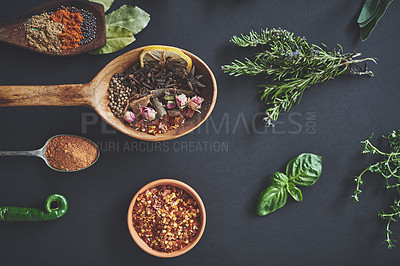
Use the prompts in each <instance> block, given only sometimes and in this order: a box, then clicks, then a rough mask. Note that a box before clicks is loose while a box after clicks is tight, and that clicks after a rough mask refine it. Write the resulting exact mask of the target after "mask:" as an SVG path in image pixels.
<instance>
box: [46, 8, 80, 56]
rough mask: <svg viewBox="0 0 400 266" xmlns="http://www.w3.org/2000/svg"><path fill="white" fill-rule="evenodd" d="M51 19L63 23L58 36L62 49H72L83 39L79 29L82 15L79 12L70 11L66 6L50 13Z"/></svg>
mask: <svg viewBox="0 0 400 266" xmlns="http://www.w3.org/2000/svg"><path fill="white" fill-rule="evenodd" d="M51 19H52V20H53V21H54V22H58V23H61V24H63V25H64V30H63V32H62V33H60V34H58V37H59V39H60V41H61V44H62V47H61V48H62V49H63V50H65V49H74V48H77V47H78V46H79V43H80V42H81V41H82V40H83V39H84V37H83V35H82V30H81V24H82V21H83V17H82V15H81V13H80V12H70V11H69V10H68V8H65V9H59V10H57V11H56V12H53V13H52V14H51Z"/></svg>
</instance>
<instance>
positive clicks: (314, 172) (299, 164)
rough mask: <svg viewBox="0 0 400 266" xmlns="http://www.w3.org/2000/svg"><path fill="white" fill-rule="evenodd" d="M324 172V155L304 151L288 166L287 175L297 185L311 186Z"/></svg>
mask: <svg viewBox="0 0 400 266" xmlns="http://www.w3.org/2000/svg"><path fill="white" fill-rule="evenodd" d="M321 172H322V157H321V156H318V155H315V154H312V153H302V154H300V155H299V156H297V157H296V158H294V159H292V160H291V161H290V162H289V163H288V165H287V166H286V175H287V176H288V177H289V180H290V181H292V182H293V183H294V184H296V185H300V186H311V185H313V184H314V183H315V182H316V181H317V180H318V178H319V176H320V175H321Z"/></svg>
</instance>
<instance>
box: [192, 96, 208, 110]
mask: <svg viewBox="0 0 400 266" xmlns="http://www.w3.org/2000/svg"><path fill="white" fill-rule="evenodd" d="M203 101H204V99H203V98H201V97H200V96H194V97H193V98H192V99H190V101H189V103H188V106H189V108H190V109H192V110H194V111H198V110H199V109H200V108H201V103H202V102H203Z"/></svg>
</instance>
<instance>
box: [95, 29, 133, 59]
mask: <svg viewBox="0 0 400 266" xmlns="http://www.w3.org/2000/svg"><path fill="white" fill-rule="evenodd" d="M106 35H107V44H106V45H105V46H103V47H101V48H99V49H97V50H94V51H91V52H89V53H90V54H110V53H113V52H116V51H119V50H121V49H122V48H124V47H125V46H127V45H129V44H131V43H132V42H134V41H135V37H134V36H133V35H132V32H131V31H130V30H128V29H126V28H123V27H120V26H107V27H106Z"/></svg>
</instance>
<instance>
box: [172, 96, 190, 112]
mask: <svg viewBox="0 0 400 266" xmlns="http://www.w3.org/2000/svg"><path fill="white" fill-rule="evenodd" d="M175 99H176V103H177V105H178V107H179V108H181V109H182V108H184V107H185V106H186V104H187V102H188V98H187V97H186V95H185V94H183V93H182V94H181V95H176V96H175Z"/></svg>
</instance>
